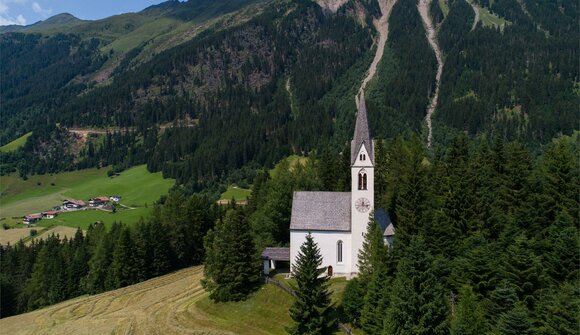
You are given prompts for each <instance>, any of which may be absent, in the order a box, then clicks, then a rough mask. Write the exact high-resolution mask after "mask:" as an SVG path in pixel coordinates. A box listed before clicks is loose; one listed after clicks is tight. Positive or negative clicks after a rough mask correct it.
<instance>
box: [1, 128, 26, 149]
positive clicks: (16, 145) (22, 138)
mask: <svg viewBox="0 0 580 335" xmlns="http://www.w3.org/2000/svg"><path fill="white" fill-rule="evenodd" d="M30 135H32V132H28V133H26V134H24V135H22V136H20V137H19V138H17V139H15V140H14V141H12V142H10V143H7V144H5V145H3V146H1V147H0V152H10V151H15V150H16V149H18V148H20V147H22V146H24V144H25V143H26V140H27V139H28V138H29V137H30Z"/></svg>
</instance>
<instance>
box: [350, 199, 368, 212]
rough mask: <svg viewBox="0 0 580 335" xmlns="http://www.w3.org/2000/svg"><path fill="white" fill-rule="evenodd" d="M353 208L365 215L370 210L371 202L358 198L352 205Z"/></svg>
mask: <svg viewBox="0 0 580 335" xmlns="http://www.w3.org/2000/svg"><path fill="white" fill-rule="evenodd" d="M354 207H355V208H356V210H357V211H359V212H361V213H366V212H368V211H369V210H370V209H371V202H370V201H369V199H367V198H358V199H356V202H355V203H354Z"/></svg>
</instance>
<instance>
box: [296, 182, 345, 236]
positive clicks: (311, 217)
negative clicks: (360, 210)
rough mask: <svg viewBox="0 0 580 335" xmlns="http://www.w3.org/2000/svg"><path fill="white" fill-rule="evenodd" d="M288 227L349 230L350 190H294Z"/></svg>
mask: <svg viewBox="0 0 580 335" xmlns="http://www.w3.org/2000/svg"><path fill="white" fill-rule="evenodd" d="M290 229H293V230H312V231H314V230H331V231H350V192H294V198H293V199H292V216H291V219H290Z"/></svg>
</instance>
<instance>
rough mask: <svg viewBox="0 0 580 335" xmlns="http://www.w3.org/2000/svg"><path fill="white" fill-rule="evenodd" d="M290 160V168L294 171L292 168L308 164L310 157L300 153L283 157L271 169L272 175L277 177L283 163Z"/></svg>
mask: <svg viewBox="0 0 580 335" xmlns="http://www.w3.org/2000/svg"><path fill="white" fill-rule="evenodd" d="M285 161H286V162H288V168H289V169H290V171H292V169H293V168H294V167H295V166H296V165H298V164H300V165H302V166H304V165H306V162H307V161H308V157H304V156H298V155H290V156H288V157H286V158H283V159H282V160H281V161H280V162H279V163H278V164H276V166H275V167H274V168H273V169H271V170H270V177H272V178H274V177H276V175H277V174H278V171H279V170H280V169H281V165H282V163H283V162H285Z"/></svg>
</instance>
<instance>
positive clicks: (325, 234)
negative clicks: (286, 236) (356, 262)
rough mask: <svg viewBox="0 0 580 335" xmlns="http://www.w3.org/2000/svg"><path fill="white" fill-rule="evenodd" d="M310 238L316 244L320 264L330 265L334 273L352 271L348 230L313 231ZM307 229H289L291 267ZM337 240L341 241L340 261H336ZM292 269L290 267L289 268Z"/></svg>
mask: <svg viewBox="0 0 580 335" xmlns="http://www.w3.org/2000/svg"><path fill="white" fill-rule="evenodd" d="M311 233H312V238H313V239H314V242H316V243H317V244H318V248H319V249H320V254H321V256H322V266H321V267H328V266H329V265H331V266H332V268H333V272H334V273H335V274H339V275H340V274H348V275H350V273H351V272H352V257H351V250H352V246H351V237H350V232H338V231H313V232H311ZM306 235H308V232H307V231H291V232H290V263H291V267H293V266H294V264H295V262H296V257H297V256H298V252H299V251H300V247H301V246H302V244H303V243H304V242H305V241H306ZM338 241H342V263H338V262H337V256H338V255H337V251H338V245H337V243H338ZM290 270H291V271H292V270H293V269H292V268H291V269H290Z"/></svg>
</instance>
